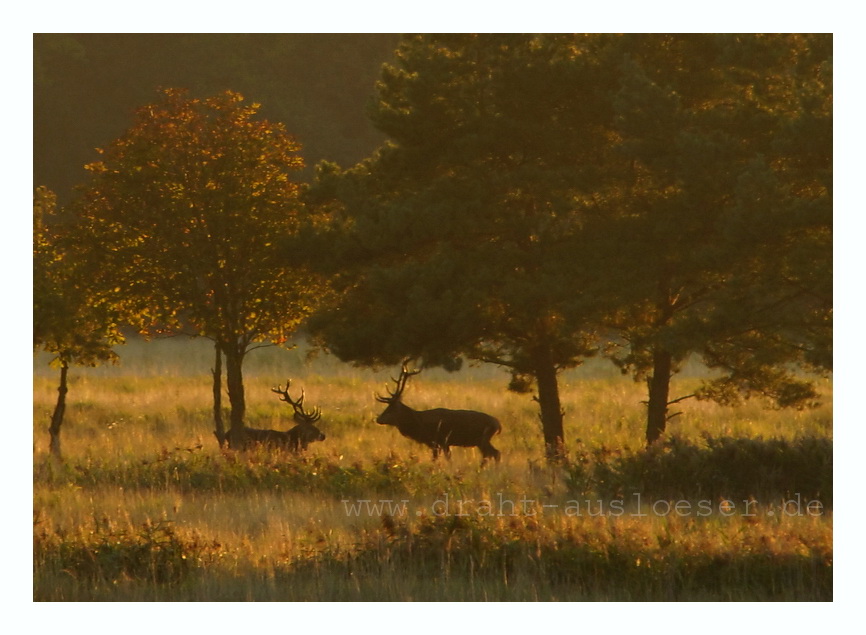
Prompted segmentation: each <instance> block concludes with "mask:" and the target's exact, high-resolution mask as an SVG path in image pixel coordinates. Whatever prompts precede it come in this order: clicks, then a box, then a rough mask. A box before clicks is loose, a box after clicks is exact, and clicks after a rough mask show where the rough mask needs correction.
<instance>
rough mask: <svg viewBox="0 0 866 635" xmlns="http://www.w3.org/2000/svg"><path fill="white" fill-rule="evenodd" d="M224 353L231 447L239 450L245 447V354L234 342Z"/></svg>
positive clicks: (225, 348) (226, 347) (224, 349)
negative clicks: (229, 409) (229, 410)
mask: <svg viewBox="0 0 866 635" xmlns="http://www.w3.org/2000/svg"><path fill="white" fill-rule="evenodd" d="M223 352H224V353H225V356H226V384H227V386H228V389H229V403H230V404H231V414H230V415H229V420H230V422H231V423H230V428H229V445H231V447H233V448H238V447H243V445H244V414H245V411H246V402H245V400H244V377H243V370H242V366H243V363H244V353H243V351H241V350H239V348H238V346H237V344H236V343H234V342H232V343H231V344H230V345H228V346H225V347H224V348H223Z"/></svg>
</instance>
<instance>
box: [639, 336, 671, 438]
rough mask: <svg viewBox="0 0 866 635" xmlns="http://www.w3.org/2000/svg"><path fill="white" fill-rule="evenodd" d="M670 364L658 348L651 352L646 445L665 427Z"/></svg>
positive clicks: (662, 351) (668, 356)
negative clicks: (651, 367)
mask: <svg viewBox="0 0 866 635" xmlns="http://www.w3.org/2000/svg"><path fill="white" fill-rule="evenodd" d="M672 363H673V362H672V358H671V354H670V353H668V352H667V351H665V350H663V349H660V348H658V347H656V348H655V349H654V350H653V374H652V375H651V376H650V377H649V378H647V387H648V389H649V401H648V402H647V420H646V443H647V445H652V443H653V442H654V441H656V439H658V438H659V437H660V436H661V435H662V433H663V432H664V431H665V427H666V426H667V422H668V396H669V394H670V385H671V368H672Z"/></svg>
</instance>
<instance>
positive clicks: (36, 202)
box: [33, 187, 123, 458]
mask: <svg viewBox="0 0 866 635" xmlns="http://www.w3.org/2000/svg"><path fill="white" fill-rule="evenodd" d="M75 242H77V241H76V239H75V228H74V227H68V226H64V225H63V224H62V222H61V220H60V219H59V214H58V211H57V205H56V199H55V196H54V193H53V192H51V191H50V190H48V189H47V188H45V187H38V188H36V192H35V195H34V198H33V345H34V348H35V349H37V350H43V351H47V352H49V353H52V354H53V355H54V358H53V359H52V360H51V363H52V365H56V366H57V367H59V368H60V382H59V385H58V388H57V393H58V394H57V403H56V405H55V407H54V412H53V413H52V415H51V424H50V426H49V428H48V434H49V438H50V445H49V449H50V451H51V454H52V455H54V456H56V457H57V458H60V457H61V444H60V431H61V427H62V425H63V418H64V414H65V411H66V395H67V393H68V392H69V385H68V373H69V367H70V365H79V366H96V365H97V364H100V363H103V362H106V361H110V362H114V361H116V359H117V355H116V354H115V353H114V351H113V350H112V346H113V345H115V344H119V343H121V342H122V341H123V337H122V335H121V333H120V331H119V328H118V316H117V315H116V314H115V312H114V311H113V309H112V307H111V306H109V305H108V304H106V303H105V302H103V301H101V300H100V299H99V298H98V297H97V296H96V295H95V294H93V293H92V290H91V289H89V287H88V285H87V280H88V272H87V270H86V268H87V264H88V263H87V262H86V261H82V260H80V259H77V258H75V257H74V252H73V248H72V246H73V245H74V244H75Z"/></svg>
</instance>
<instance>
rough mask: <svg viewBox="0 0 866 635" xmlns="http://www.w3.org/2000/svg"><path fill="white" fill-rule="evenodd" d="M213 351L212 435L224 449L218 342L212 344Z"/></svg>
mask: <svg viewBox="0 0 866 635" xmlns="http://www.w3.org/2000/svg"><path fill="white" fill-rule="evenodd" d="M214 350H215V352H216V356H215V359H214V366H213V370H212V371H211V372H212V373H213V423H214V431H213V433H214V436H215V437H216V438H217V442H218V443H219V444H220V447H224V446H225V443H226V429H225V426H224V425H223V410H222V407H223V404H222V392H223V356H222V350H221V349H220V345H219V342H216V343H215V344H214Z"/></svg>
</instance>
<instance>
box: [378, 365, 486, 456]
mask: <svg viewBox="0 0 866 635" xmlns="http://www.w3.org/2000/svg"><path fill="white" fill-rule="evenodd" d="M406 364H407V362H403V366H402V369H401V371H400V377H399V378H398V379H394V378H393V377H392V378H391V380H392V381H393V382H395V383H396V388H395V390H393V391H391V390H388V396H387V397H382V396H381V395H376V400H377V401H379V402H381V403H384V404H388V407H387V408H385V410H384V411H383V412H382V414H380V415H379V416H378V417H377V418H376V423H378V424H380V425H386V426H394V427H395V428H397V430H399V432H400V434H402V435H403V436H404V437H408V438H410V439H412V440H413V441H417V442H418V443H423V444H424V445H426V446H427V447H429V448H430V449H431V450H433V459H434V460H435V459H437V458H438V457H439V452H442V453H444V454H445V457H446V458H449V459H450V458H451V446H459V447H477V448H478V449H479V450H481V457H482V458H481V463H482V465H483V464H484V462H485V461H487V459H490V458H493V459H494V460H496V461H497V462H499V457H500V454H499V450H497V449H496V448H494V447H493V445H491V443H490V439H491V438H492V437H493V435H495V434H499V433H500V432H501V431H502V426H501V425H500V424H499V421H498V420H497V419H496V418H495V417H491V416H490V415H488V414H485V413H483V412H476V411H475V410H448V409H447V408H434V409H432V410H414V409H412V408H410V407H409V406H407V405H406V404H404V403H403V402H402V400H401V397H402V395H403V391H404V390H405V389H406V382H407V381H408V380H409V378H410V377H412V376H413V375H417V374H418V373H420V372H421V371H420V370H413V371H410V370H409V369H408V367H407V365H406ZM386 390H387V389H386Z"/></svg>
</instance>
